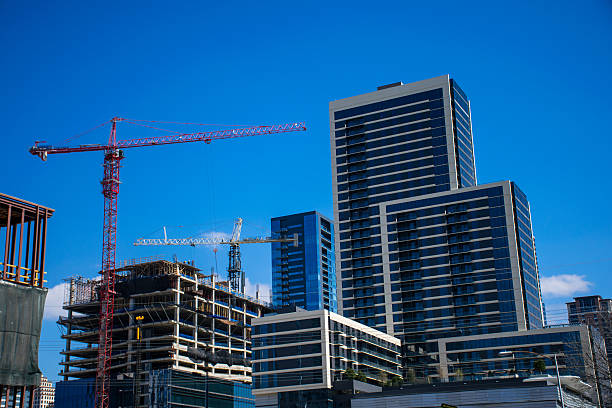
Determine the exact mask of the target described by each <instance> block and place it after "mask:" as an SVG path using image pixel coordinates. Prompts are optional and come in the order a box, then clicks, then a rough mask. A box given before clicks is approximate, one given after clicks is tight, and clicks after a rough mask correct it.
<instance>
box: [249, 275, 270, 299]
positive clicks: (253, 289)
mask: <svg viewBox="0 0 612 408" xmlns="http://www.w3.org/2000/svg"><path fill="white" fill-rule="evenodd" d="M258 288H259V299H261V300H264V301H266V302H270V301H271V299H270V293H271V291H272V288H271V287H270V285H266V284H265V283H252V282H251V281H250V280H249V278H246V280H245V287H244V291H245V293H246V294H247V295H249V296H252V297H255V295H256V293H257V289H258Z"/></svg>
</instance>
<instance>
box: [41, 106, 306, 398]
mask: <svg viewBox="0 0 612 408" xmlns="http://www.w3.org/2000/svg"><path fill="white" fill-rule="evenodd" d="M121 121H127V122H130V123H133V124H138V123H135V122H133V121H130V120H128V119H124V118H119V117H114V118H112V119H111V120H110V121H108V122H105V123H104V124H102V125H101V126H103V125H106V124H108V123H110V125H111V130H110V135H109V138H108V143H107V144H88V145H79V146H72V147H70V146H68V147H66V146H61V147H54V146H52V145H45V144H42V143H44V142H40V141H36V142H35V143H34V146H32V147H31V148H30V150H29V151H30V153H31V154H33V155H35V156H38V157H40V158H41V159H42V160H43V161H46V160H47V157H48V155H49V154H61V153H76V152H90V151H103V152H104V163H103V168H104V176H103V178H102V181H101V184H102V195H103V196H104V225H103V228H102V270H101V272H100V273H101V275H102V290H101V291H100V326H99V330H100V331H99V339H98V341H99V343H98V357H97V370H96V400H95V406H96V408H108V406H109V392H110V385H111V378H110V368H111V360H112V329H113V305H114V299H115V266H116V250H117V214H118V211H117V210H118V208H117V197H118V195H119V184H120V180H119V169H120V167H121V160H122V159H123V149H127V148H135V147H146V146H158V145H166V144H176V143H190V142H205V143H207V144H208V143H210V142H212V141H213V140H220V139H231V138H238V137H246V136H256V135H264V134H275V133H285V132H296V131H305V130H306V125H305V124H304V123H303V122H299V123H297V122H294V123H288V124H283V125H275V126H254V127H245V128H239V129H236V128H235V129H225V130H217V131H212V132H196V133H175V134H172V135H170V136H156V137H146V138H138V139H127V140H117V122H121ZM237 233H238V235H237V236H238V237H239V236H240V229H238V231H237ZM239 256H240V255H239V252H238V257H239ZM238 266H239V263H238Z"/></svg>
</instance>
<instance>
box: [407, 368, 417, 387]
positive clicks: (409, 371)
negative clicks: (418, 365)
mask: <svg viewBox="0 0 612 408" xmlns="http://www.w3.org/2000/svg"><path fill="white" fill-rule="evenodd" d="M415 381H416V374H415V372H414V368H409V369H407V370H406V382H407V383H409V384H414V382H415Z"/></svg>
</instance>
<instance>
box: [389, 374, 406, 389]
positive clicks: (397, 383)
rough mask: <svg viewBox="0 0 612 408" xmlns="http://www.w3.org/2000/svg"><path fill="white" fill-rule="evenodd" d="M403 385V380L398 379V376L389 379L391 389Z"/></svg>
mask: <svg viewBox="0 0 612 408" xmlns="http://www.w3.org/2000/svg"><path fill="white" fill-rule="evenodd" d="M403 383H404V379H403V378H402V377H400V376H399V375H394V376H393V377H392V378H391V386H393V387H399V386H401V385H402V384H403Z"/></svg>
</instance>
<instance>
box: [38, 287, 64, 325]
mask: <svg viewBox="0 0 612 408" xmlns="http://www.w3.org/2000/svg"><path fill="white" fill-rule="evenodd" d="M66 285H67V284H66V283H60V284H59V285H56V286H54V287H52V288H50V289H49V292H47V300H46V301H45V314H44V315H43V318H44V319H45V320H53V321H55V320H57V318H58V317H59V316H60V314H62V306H63V305H64V289H65V288H66Z"/></svg>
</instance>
